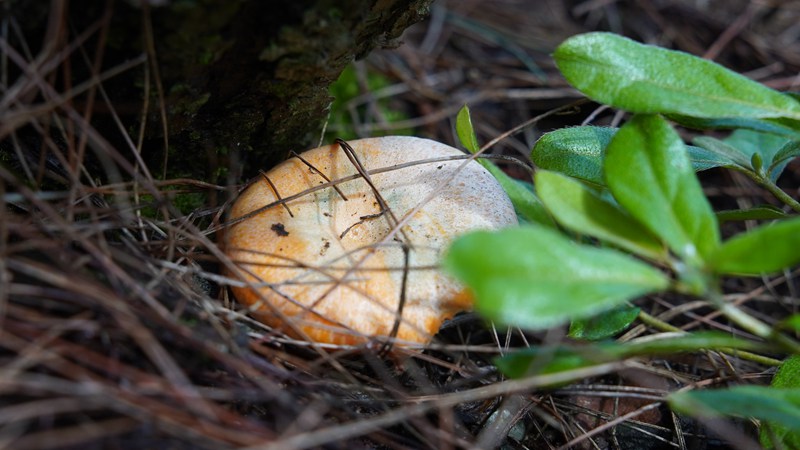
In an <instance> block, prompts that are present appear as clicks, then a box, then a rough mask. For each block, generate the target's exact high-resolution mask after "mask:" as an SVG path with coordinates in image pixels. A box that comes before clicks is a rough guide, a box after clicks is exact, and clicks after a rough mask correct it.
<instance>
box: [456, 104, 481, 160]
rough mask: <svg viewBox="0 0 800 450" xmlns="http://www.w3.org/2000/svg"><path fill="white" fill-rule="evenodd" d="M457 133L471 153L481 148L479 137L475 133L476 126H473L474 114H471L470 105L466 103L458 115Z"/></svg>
mask: <svg viewBox="0 0 800 450" xmlns="http://www.w3.org/2000/svg"><path fill="white" fill-rule="evenodd" d="M456 134H457V135H458V140H459V141H461V145H463V146H464V147H465V148H466V149H467V150H469V152H470V153H475V152H477V151H478V150H480V149H481V146H480V144H478V137H477V136H476V135H475V128H474V127H473V126H472V116H470V114H469V107H468V106H467V105H464V106H463V107H462V108H461V110H460V111H458V115H456Z"/></svg>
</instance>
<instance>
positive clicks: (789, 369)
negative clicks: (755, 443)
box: [759, 355, 800, 448]
mask: <svg viewBox="0 0 800 450" xmlns="http://www.w3.org/2000/svg"><path fill="white" fill-rule="evenodd" d="M770 385H771V386H772V387H774V388H779V389H783V388H789V389H798V388H800V356H799V355H795V356H792V357H790V358H787V359H786V360H785V361H784V362H783V364H781V367H780V369H778V372H777V373H776V374H775V376H774V377H773V378H772V383H771V384H770ZM796 406H800V403H796ZM773 438H775V439H777V440H778V441H779V442H780V448H800V428H794V429H791V428H789V427H787V426H784V425H781V424H778V423H769V424H762V426H761V431H760V433H759V439H760V441H761V445H762V446H764V448H775V447H777V445H775V443H773Z"/></svg>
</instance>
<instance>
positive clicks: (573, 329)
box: [569, 305, 640, 341]
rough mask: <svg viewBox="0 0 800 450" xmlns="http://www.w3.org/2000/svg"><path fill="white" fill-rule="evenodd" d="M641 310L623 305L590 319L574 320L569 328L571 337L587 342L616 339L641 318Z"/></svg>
mask: <svg viewBox="0 0 800 450" xmlns="http://www.w3.org/2000/svg"><path fill="white" fill-rule="evenodd" d="M639 311H640V308H637V307H636V306H633V305H622V306H619V307H617V308H614V309H612V310H609V311H605V312H602V313H600V314H598V315H596V316H592V317H589V318H588V319H578V320H573V321H572V323H571V324H570V326H569V337H571V338H573V339H584V340H587V341H599V340H601V339H608V338H611V337H614V336H615V335H617V334H618V333H620V332H621V331H623V330H625V329H626V328H628V327H629V326H630V325H631V324H632V323H633V321H634V320H636V318H637V317H638V316H639Z"/></svg>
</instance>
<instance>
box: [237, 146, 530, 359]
mask: <svg viewBox="0 0 800 450" xmlns="http://www.w3.org/2000/svg"><path fill="white" fill-rule="evenodd" d="M348 144H349V145H350V146H351V147H352V149H353V150H354V153H355V154H356V155H357V157H358V159H359V160H360V163H361V164H362V166H363V167H364V168H365V170H367V171H368V172H369V173H371V175H370V179H371V181H372V183H373V186H374V188H375V190H377V191H378V192H379V193H380V196H381V197H382V199H384V200H385V202H386V204H387V205H388V207H389V209H390V210H391V213H392V214H390V213H389V212H387V211H385V210H382V208H381V202H380V201H379V200H378V198H377V197H376V195H375V192H374V190H373V188H371V187H370V186H369V184H368V183H367V182H366V181H365V179H364V178H363V177H361V176H359V175H358V171H357V169H356V167H355V166H354V164H353V163H351V161H350V160H349V159H348V157H347V155H346V153H345V152H344V150H343V149H342V148H341V147H340V146H339V145H338V144H333V145H329V146H324V147H319V148H316V149H313V150H309V151H306V152H304V153H302V154H301V155H300V157H302V160H301V159H300V158H298V157H293V158H291V159H289V160H287V161H285V162H283V163H281V164H280V165H278V166H276V167H275V168H274V169H272V170H270V171H269V172H268V173H267V174H265V175H264V176H262V177H260V178H257V179H256V180H255V181H254V182H253V183H252V184H251V185H250V186H249V187H248V188H247V189H245V190H244V191H243V192H242V193H241V195H240V196H239V197H238V199H237V200H236V202H235V203H234V205H233V207H232V209H231V213H230V218H231V222H232V225H231V226H230V227H229V229H228V231H227V232H226V236H225V239H226V253H227V255H228V256H229V257H230V258H231V259H232V261H234V263H235V264H236V266H237V271H238V273H236V274H234V275H235V276H237V277H239V278H241V279H243V280H245V281H246V282H248V286H244V287H233V288H232V290H233V293H234V295H235V297H236V299H237V300H238V301H239V302H240V303H242V304H244V305H247V306H248V307H249V309H250V312H251V314H252V315H253V316H254V317H255V318H256V319H258V320H260V321H262V322H264V323H266V324H268V325H271V326H274V327H279V328H281V329H283V330H284V331H286V332H288V333H289V334H291V335H295V336H306V337H308V338H310V339H312V340H314V341H316V342H323V343H332V344H357V343H362V342H365V341H367V340H369V339H371V338H374V337H386V336H391V335H392V332H393V329H394V328H395V323H396V322H397V321H398V317H399V316H398V311H399V310H400V305H401V303H402V318H401V319H399V328H398V329H397V330H396V335H395V336H393V337H396V341H395V342H396V343H397V344H401V345H403V344H424V343H427V342H429V341H430V340H431V338H432V336H433V335H434V334H436V332H437V331H438V329H439V327H440V326H441V324H442V322H443V321H444V320H446V319H448V318H451V317H452V316H453V315H455V314H456V313H458V312H459V311H464V310H469V309H471V306H472V299H471V296H470V295H469V293H468V292H467V291H466V290H465V288H464V286H462V285H460V284H459V283H458V282H456V281H455V280H454V279H452V278H451V277H449V276H448V275H446V274H444V273H442V272H441V271H440V270H439V268H438V263H439V260H440V256H441V254H442V253H443V252H444V251H445V250H446V248H447V247H448V245H449V244H450V242H451V241H452V240H453V239H454V238H455V237H456V236H458V235H460V234H463V233H465V232H467V231H469V230H474V229H495V228H500V227H504V226H509V225H513V224H516V223H517V217H516V214H515V212H514V208H513V206H512V205H511V201H510V200H509V199H508V197H507V196H506V194H505V192H504V191H503V189H502V188H501V187H500V185H499V184H498V183H497V181H496V180H495V179H494V177H493V176H492V175H491V174H490V173H489V172H488V171H486V169H484V168H483V167H482V166H481V165H480V164H478V163H477V162H475V161H470V162H467V163H466V165H464V163H465V161H464V160H463V159H460V160H442V159H444V158H442V157H452V156H463V155H464V153H463V152H461V151H459V150H457V149H455V148H452V147H449V146H447V145H444V144H441V143H438V142H435V141H432V140H428V139H421V138H416V137H408V136H390V137H382V138H369V139H360V140H354V141H349V142H348ZM432 158H440V160H438V161H435V162H425V163H422V164H416V165H410V166H406V167H398V168H393V166H397V165H401V164H405V163H411V162H416V161H423V160H427V159H432ZM303 160H305V161H306V162H308V164H309V165H310V166H313V169H312V168H311V167H309V165H307V164H306V163H305V162H303ZM461 166H463V167H461ZM384 168H388V169H389V170H386V171H380V173H378V172H376V169H384ZM459 169H460V172H459V173H458V174H457V175H456V176H455V177H452V175H453V173H454V172H455V171H457V170H459ZM320 173H322V174H324V175H325V176H327V177H328V179H330V180H331V181H333V182H335V183H336V186H337V187H338V188H339V191H340V192H341V193H342V194H344V196H345V197H346V198H347V200H346V201H345V200H344V199H343V198H342V196H341V195H340V193H339V192H337V191H336V190H335V189H333V188H331V187H330V186H327V187H324V188H322V189H318V190H315V191H313V192H309V193H305V194H303V193H304V192H306V191H307V190H309V189H310V188H314V187H316V186H319V185H323V184H326V183H327V181H326V180H325V178H324V177H323V176H321V175H320ZM351 176H353V177H352V179H348V180H347V181H343V182H337V180H340V179H344V178H347V177H351ZM451 178H452V179H451ZM447 180H450V181H449V182H447ZM445 182H447V184H446V185H444V186H443V187H442V185H443V183H445ZM434 191H436V194H435V195H434V196H433V197H432V198H431V199H430V200H429V201H428V202H427V203H424V204H423V205H422V207H421V209H419V210H418V211H416V212H415V213H414V214H413V216H412V217H410V218H406V217H405V216H406V215H407V214H408V213H409V212H411V211H412V210H414V209H415V208H417V206H418V205H419V204H420V203H421V202H423V201H424V200H425V199H427V198H428V197H429V196H430V195H431V194H432V193H433V192H434ZM276 192H277V194H276ZM298 194H299V195H298ZM294 196H297V198H294ZM290 197H292V198H291V199H290V200H287V201H285V202H277V203H276V201H277V200H278V199H279V198H280V199H286V198H290ZM284 204H285V205H284ZM268 205H272V206H269V207H266V206H268ZM265 207H266V208H265ZM259 209H263V210H261V211H259ZM256 211H257V212H256ZM254 212H255V213H254ZM290 212H291V215H290ZM248 215H249V216H248ZM246 216H247V217H246ZM395 219H396V220H399V221H401V222H403V225H402V226H401V227H400V228H397V227H396V226H395V225H396V223H397V222H396V221H395ZM405 219H408V220H407V221H404V220H405ZM406 255H407V256H406ZM403 286H405V289H404V288H403ZM401 299H403V301H401Z"/></svg>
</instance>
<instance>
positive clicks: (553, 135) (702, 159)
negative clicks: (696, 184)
mask: <svg viewBox="0 0 800 450" xmlns="http://www.w3.org/2000/svg"><path fill="white" fill-rule="evenodd" d="M617 130H618V129H617V128H612V127H595V126H581V127H570V128H561V129H558V130H555V131H551V132H549V133H545V134H544V135H542V137H541V138H540V139H539V140H538V141H537V142H536V144H535V145H534V146H533V151H532V152H531V159H532V160H533V162H534V163H535V164H536V165H537V166H538V167H539V168H541V169H546V170H552V171H554V172H560V173H563V174H564V175H569V176H571V177H573V178H577V179H579V180H582V181H585V182H587V183H590V184H593V185H597V186H603V187H604V186H605V184H606V183H605V178H604V177H603V158H604V155H605V148H606V146H607V145H608V143H609V142H611V138H613V137H614V134H616V132H617ZM686 148H687V150H688V151H689V159H690V160H691V162H692V167H693V168H694V170H696V171H700V170H706V169H710V168H712V167H719V166H723V165H725V164H726V163H727V162H728V161H727V160H721V159H719V157H718V156H717V155H716V154H715V153H713V152H710V151H708V150H706V149H704V148H700V147H695V146H691V145H688V146H686Z"/></svg>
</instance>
